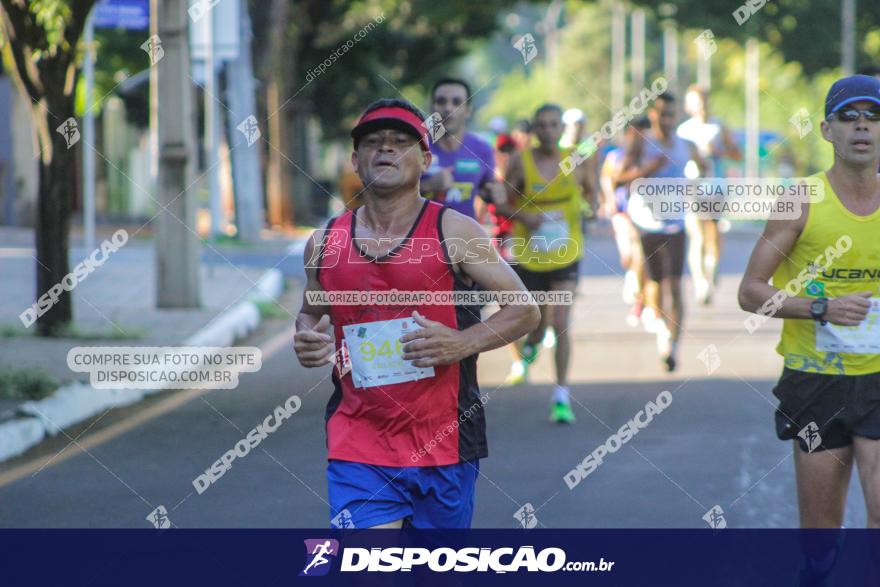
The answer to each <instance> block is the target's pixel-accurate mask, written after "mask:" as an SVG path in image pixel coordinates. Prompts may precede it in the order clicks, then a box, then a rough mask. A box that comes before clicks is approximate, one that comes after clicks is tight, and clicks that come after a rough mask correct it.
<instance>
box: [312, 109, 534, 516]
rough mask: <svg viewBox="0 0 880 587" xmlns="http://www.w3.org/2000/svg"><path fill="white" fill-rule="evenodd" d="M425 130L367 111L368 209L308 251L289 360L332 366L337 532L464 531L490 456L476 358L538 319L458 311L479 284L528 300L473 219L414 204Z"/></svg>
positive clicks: (530, 308) (337, 221)
mask: <svg viewBox="0 0 880 587" xmlns="http://www.w3.org/2000/svg"><path fill="white" fill-rule="evenodd" d="M424 120H425V116H424V114H422V113H421V112H420V111H419V110H418V109H417V108H416V107H415V106H413V105H412V104H410V103H408V102H406V101H403V100H388V99H386V100H379V101H377V102H374V103H373V104H371V105H370V106H369V107H368V108H367V110H366V112H365V113H364V115H363V116H362V117H361V119H360V121H359V122H358V124H357V125H356V126H355V128H354V129H353V130H352V132H351V135H352V138H353V139H354V153H353V154H352V164H353V166H354V167H355V169H357V172H358V175H359V176H360V178H361V180H362V181H363V183H364V186H365V187H364V191H363V202H364V205H363V206H362V207H361V208H360V209H358V210H355V211H349V212H346V213H345V214H343V215H341V216H339V217H336V218H334V219H332V220H331V221H330V222H329V223H328V224H327V226H326V228H324V229H323V230H318V231H315V233H314V234H313V235H312V237H311V238H310V240H309V242H308V243H307V245H306V251H305V259H306V274H307V280H308V281H307V284H306V290H305V294H304V296H303V307H302V310H301V311H300V313H299V316H298V317H297V322H296V326H297V333H296V337H295V341H294V348H295V350H296V353H297V357H298V359H299V361H300V363H301V364H302V365H304V366H306V367H321V366H324V365H327V364H330V363H334V364H335V368H334V370H333V383H334V387H335V391H334V394H333V396H332V397H331V398H330V401H329V403H328V405H327V412H326V429H327V447H328V467H327V480H328V497H329V502H330V518H331V525H333V526H336V527H360V528H369V527H384V528H399V527H402V525H403V524H404V523H406V524H411V525H412V526H414V527H418V528H437V527H440V528H455V527H469V526H470V522H471V518H472V515H473V499H474V487H475V484H476V478H477V475H478V473H479V459H481V458H483V457H486V456H487V455H488V452H487V446H486V435H485V418H484V415H483V404H484V403H485V396H481V394H480V390H479V387H478V385H477V380H476V360H477V355H478V354H479V353H480V352H482V351H485V350H491V349H494V348H498V347H501V346H504V345H506V344H508V343H510V342H511V341H513V340H516V339H517V338H519V337H521V336H523V335H524V334H525V333H527V332H529V331H530V330H531V329H533V328H534V327H535V326H536V324H537V321H538V316H539V314H538V310H537V307H536V306H535V305H534V302H531V301H529V302H526V303H520V304H516V305H503V306H502V307H501V310H500V311H499V312H497V313H496V314H494V315H492V316H491V317H490V318H488V319H487V320H486V321H481V319H480V312H479V309H478V307H477V306H474V305H467V304H465V303H458V301H459V300H456V299H454V296H455V295H456V294H459V295H464V294H466V293H467V292H469V291H471V290H473V289H474V287H475V285H476V286H480V287H481V288H482V289H483V290H486V291H515V292H520V293H521V294H523V295H527V294H526V290H525V287H524V286H523V284H522V282H521V281H520V280H519V278H518V277H517V276H516V274H515V273H514V272H513V270H512V269H511V268H510V267H509V266H508V265H507V264H506V263H505V262H504V261H503V260H501V259H500V258H499V257H498V254H497V252H496V251H495V249H494V248H493V247H492V245H491V240H490V239H489V237H488V236H487V235H486V233H485V232H484V231H483V229H482V228H481V227H480V226H479V224H477V222H476V221H474V220H473V219H471V218H468V217H467V216H464V215H462V214H460V213H458V212H456V211H454V210H451V209H448V208H444V207H443V206H441V205H440V204H437V203H435V202H429V201H428V200H425V199H424V198H422V197H421V196H420V195H419V177H420V175H421V174H422V173H424V172H425V170H426V169H427V168H428V167H429V166H430V164H431V158H432V155H431V152H430V150H429V148H428V136H427V130H426V128H425V126H424V125H423V124H422V122H423V121H424ZM320 296H324V297H323V299H321V297H320ZM419 296H421V297H419ZM438 302H441V303H438Z"/></svg>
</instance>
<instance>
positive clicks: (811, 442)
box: [798, 422, 822, 452]
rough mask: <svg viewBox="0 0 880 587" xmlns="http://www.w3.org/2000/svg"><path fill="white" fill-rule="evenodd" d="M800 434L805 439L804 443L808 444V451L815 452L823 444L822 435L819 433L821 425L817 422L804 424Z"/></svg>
mask: <svg viewBox="0 0 880 587" xmlns="http://www.w3.org/2000/svg"><path fill="white" fill-rule="evenodd" d="M798 436H800V437H801V439H802V440H803V441H804V444H806V445H807V452H813V451H814V450H816V449H817V448H819V446H821V444H822V437H821V436H820V435H819V427H818V426H817V425H816V423H815V422H810V423H809V424H807V425H806V426H804V427H803V428H802V429H801V431H800V432H798Z"/></svg>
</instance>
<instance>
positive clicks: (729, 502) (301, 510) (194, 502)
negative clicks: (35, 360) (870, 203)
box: [0, 235, 865, 528]
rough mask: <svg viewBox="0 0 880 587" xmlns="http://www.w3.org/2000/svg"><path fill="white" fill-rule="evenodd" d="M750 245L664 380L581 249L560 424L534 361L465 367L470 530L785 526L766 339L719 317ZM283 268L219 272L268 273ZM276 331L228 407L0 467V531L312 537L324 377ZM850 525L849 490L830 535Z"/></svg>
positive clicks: (599, 269) (853, 505)
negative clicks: (569, 409)
mask: <svg viewBox="0 0 880 587" xmlns="http://www.w3.org/2000/svg"><path fill="white" fill-rule="evenodd" d="M753 240H754V235H751V236H750V235H738V236H734V235H731V236H730V238H729V239H728V246H727V247H726V249H725V253H724V259H723V260H722V264H721V267H722V271H723V274H724V275H723V277H722V280H721V288H720V291H719V295H718V297H717V299H716V302H715V305H714V306H712V307H710V308H704V307H694V306H693V304H691V306H690V308H689V310H688V315H687V321H686V329H687V334H686V337H685V339H684V341H683V348H682V360H681V362H682V366H681V369H680V371H679V372H678V373H676V374H675V375H674V376H669V375H666V374H664V373H663V372H662V371H661V370H660V367H659V364H658V362H657V359H656V357H655V354H654V353H655V351H654V343H653V339H652V337H651V336H650V335H647V334H645V333H644V332H643V331H641V330H640V329H631V328H628V327H627V326H626V325H625V324H624V322H623V317H624V316H625V312H626V307H625V306H624V305H623V303H622V301H621V300H620V286H621V283H622V280H621V279H620V277H619V275H617V273H618V272H619V270H618V268H617V262H616V257H615V254H614V250H613V243H612V242H611V241H610V239H608V238H607V237H596V238H593V239H592V240H591V243H590V245H589V252H588V254H587V255H586V257H585V260H584V271H583V274H584V275H585V277H584V279H582V283H581V286H580V294H581V295H580V299H579V302H578V306H577V310H576V313H575V323H574V325H573V338H574V341H575V348H574V354H575V358H574V361H573V362H572V370H573V373H572V381H573V386H572V397H573V400H574V408H575V413H576V415H577V422H576V423H575V424H573V425H571V426H559V425H554V424H552V423H550V422H549V420H548V415H549V411H548V408H549V405H548V402H549V397H550V389H551V385H550V382H551V380H550V372H551V363H550V361H549V357H548V355H549V353H547V352H546V351H545V352H544V354H543V356H541V357H540V358H539V360H538V362H537V363H536V365H535V368H534V370H533V376H532V378H531V383H530V384H527V385H523V386H520V387H516V388H510V387H504V386H500V385H499V384H500V382H501V381H502V380H503V378H504V375H505V374H506V371H507V368H508V367H509V364H510V356H509V353H508V351H506V350H505V349H499V350H496V351H493V352H491V353H487V354H485V355H484V356H483V357H481V359H480V367H479V368H480V382H481V386H482V388H483V390H484V392H485V393H487V394H488V396H489V400H488V402H487V404H486V410H487V414H488V427H489V450H490V457H489V458H488V459H486V460H484V461H483V463H482V464H481V476H480V481H479V485H478V489H477V505H476V514H475V518H474V526H475V527H518V526H519V524H520V522H519V521H518V520H517V519H516V517H515V514H516V513H517V512H518V511H519V510H520V508H522V507H531V509H532V510H534V512H535V513H534V515H535V517H536V518H537V523H538V524H539V525H540V526H543V527H548V528H554V527H609V528H612V527H613V528H631V527H662V528H668V527H676V528H680V527H705V526H706V522H705V521H704V520H703V519H702V518H703V516H704V514H706V512H707V511H709V510H710V509H711V508H713V507H715V506H720V508H721V509H722V510H723V516H724V518H725V520H726V523H727V525H728V527H794V526H796V525H797V508H796V502H795V491H794V471H793V465H792V458H791V447H790V446H789V445H788V444H786V443H782V442H780V441H778V440H777V439H776V438H775V435H774V433H773V419H772V418H773V410H774V407H775V402H774V399H773V397H772V394H771V389H772V387H773V381H774V379H775V378H776V377H777V375H778V373H779V371H780V369H781V359H780V358H779V357H778V356H777V355H776V354H775V353H774V352H773V346H774V344H775V340H776V337H777V336H778V334H777V332H778V325H772V324H771V325H767V326H766V327H765V328H762V329H761V330H760V331H759V332H758V333H756V334H754V335H748V334H747V333H746V332H745V330H744V329H743V327H742V320H743V319H744V317H745V314H743V313H742V312H740V311H739V310H738V309H737V308H736V305H735V300H734V292H735V289H736V286H737V284H738V279H739V273H740V272H741V271H742V268H743V267H744V265H745V260H746V257H747V255H748V252H749V250H750V248H751V243H752V241H753ZM287 252H292V253H293V254H290V255H289V256H287V258H286V259H284V260H283V261H281V265H280V266H282V267H283V268H284V269H285V272H286V273H288V274H289V275H295V274H296V272H297V269H296V265H297V263H301V254H300V256H299V257H297V253H296V248H295V247H294V249H291V251H287ZM285 254H286V252H284V251H276V252H274V253H272V254H269V253H265V252H263V253H260V254H258V255H250V256H248V255H247V253H246V252H245V253H241V254H240V255H239V257H237V258H232V257H235V256H234V255H232V256H230V255H227V258H232V260H233V261H235V262H237V263H238V262H241V263H247V264H257V263H262V264H266V261H269V264H270V265H271V264H275V263H276V262H278V260H280V259H281V258H282V257H283V256H284V255H285ZM254 257H258V258H257V259H254ZM283 303H284V305H285V306H286V307H288V308H289V309H290V311H291V312H295V311H296V309H298V305H299V299H298V297H297V295H296V294H295V293H289V294H288V295H286V297H285V299H284V301H283ZM292 332H293V331H292V321H291V320H290V319H274V320H269V321H267V322H266V324H265V326H264V327H262V328H261V329H260V331H259V332H258V333H257V334H256V335H255V336H253V337H252V338H251V339H250V340H248V341H245V342H243V343H242V344H248V345H250V344H254V345H259V346H261V347H263V349H264V362H263V367H262V369H261V370H260V371H259V372H257V373H251V374H243V375H242V376H241V384H240V385H239V387H238V388H237V389H235V390H226V391H223V390H221V391H210V392H204V393H198V392H172V393H168V394H164V395H162V396H161V397H154V398H152V399H150V400H149V401H147V402H144V403H142V404H139V405H137V406H134V407H130V408H126V409H122V410H113V411H110V412H109V413H105V414H104V415H102V416H100V417H98V418H94V419H92V420H91V421H89V422H86V423H84V424H82V425H80V426H77V427H75V428H74V429H71V430H67V431H66V432H65V434H64V435H62V436H60V437H57V438H54V439H51V440H50V441H48V442H45V443H43V444H42V445H41V446H39V447H37V448H35V449H33V450H31V451H30V452H29V453H27V454H26V455H24V456H23V457H21V458H18V459H15V460H14V461H10V462H8V463H5V464H3V465H0V527H126V528H144V527H150V522H148V521H147V519H146V518H147V516H148V515H149V514H150V513H151V512H152V511H153V510H154V509H155V508H157V507H158V506H163V507H164V508H165V510H166V511H167V512H168V518H169V519H170V521H171V522H172V523H173V524H174V525H176V526H178V527H326V526H327V525H328V506H327V504H326V491H327V487H326V480H325V477H324V469H325V463H326V461H325V439H324V430H323V412H324V407H325V404H326V402H327V399H328V397H329V395H330V393H331V388H332V386H331V383H330V380H329V370H325V369H322V370H308V369H304V368H302V367H300V366H299V365H298V363H297V362H296V360H295V358H294V356H293V352H292V349H291V339H292ZM712 345H714V348H711V347H712ZM707 349H709V350H708V351H707ZM704 351H705V352H704ZM707 353H708V354H707ZM707 357H711V361H709V360H708V359H707ZM663 391H668V392H669V393H670V395H671V398H672V401H671V403H670V404H669V406H668V407H667V408H666V409H665V410H663V411H662V413H660V414H658V415H656V416H655V417H654V418H653V420H652V421H651V423H650V424H649V425H648V426H646V427H645V428H644V429H642V430H641V431H640V432H639V433H638V434H637V435H635V436H634V437H633V438H632V439H631V440H630V441H629V442H628V443H626V444H625V445H624V446H623V447H622V448H620V450H618V451H617V452H614V453H611V454H608V455H607V456H606V457H605V458H604V460H603V462H602V464H601V465H600V466H599V467H598V468H597V469H596V470H595V471H594V472H592V474H590V475H589V476H588V477H587V478H586V479H584V480H583V481H581V482H580V483H579V484H578V485H576V486H575V487H574V488H573V489H569V488H568V486H567V484H566V483H565V481H564V479H563V478H564V476H565V475H566V473H568V472H569V471H570V470H572V469H574V468H575V466H576V464H577V463H579V462H581V461H582V460H583V459H584V457H586V456H587V455H588V454H590V453H592V452H593V451H594V450H595V449H596V448H597V447H598V446H600V445H602V444H604V443H605V442H606V440H607V439H608V438H609V436H610V435H611V434H612V433H614V432H615V431H617V430H618V429H619V428H620V427H621V426H622V425H623V424H624V423H626V422H627V421H628V420H630V419H631V418H632V417H633V416H634V415H635V414H636V413H637V412H638V411H639V410H642V409H644V407H645V405H646V403H647V402H648V401H656V400H657V397H658V395H659V394H660V393H661V392H663ZM291 395H297V396H299V398H301V401H302V406H301V408H300V410H299V411H298V412H297V413H296V414H294V415H293V416H292V417H291V418H290V419H288V420H286V421H285V422H284V423H283V425H282V426H281V427H280V428H279V429H278V430H277V431H275V432H274V433H272V434H271V435H269V436H268V437H267V438H266V439H265V440H264V441H263V442H262V443H261V444H260V445H259V447H258V448H256V449H254V450H253V451H251V452H250V454H248V455H247V456H246V457H244V458H238V459H236V460H235V461H234V462H233V466H232V468H231V469H230V470H229V471H227V472H226V473H225V474H224V475H223V476H222V477H221V478H220V479H218V480H217V481H216V482H215V483H214V484H213V485H211V486H210V487H209V488H208V489H207V490H206V491H205V492H204V493H202V494H201V495H200V494H198V493H196V491H195V489H194V487H193V480H194V479H195V478H196V477H197V476H198V475H199V474H201V473H202V472H204V471H205V469H207V468H209V467H210V466H211V464H212V463H213V462H214V461H216V460H217V459H219V458H220V456H221V455H222V454H223V453H225V452H226V451H228V450H230V449H231V448H233V446H234V445H235V443H236V442H238V441H239V440H241V439H243V438H244V437H245V436H246V435H247V433H248V432H249V431H250V430H251V429H253V428H254V427H255V426H256V425H257V424H258V423H259V422H262V421H263V420H264V418H265V417H266V416H267V415H269V414H270V413H272V411H273V410H274V409H275V408H276V406H279V405H282V404H284V402H285V401H286V400H287V398H289V397H290V396H291ZM527 504H529V506H527ZM716 511H717V510H716ZM864 520H865V511H864V506H863V504H862V498H861V491H860V489H859V488H858V481H857V477H856V478H854V479H853V483H852V484H851V489H850V505H849V508H848V511H847V517H846V525H847V526H850V527H859V526H862V525H863V524H864Z"/></svg>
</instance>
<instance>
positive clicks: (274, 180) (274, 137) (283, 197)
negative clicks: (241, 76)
mask: <svg viewBox="0 0 880 587" xmlns="http://www.w3.org/2000/svg"><path fill="white" fill-rule="evenodd" d="M280 85H281V84H279V83H278V81H277V80H276V79H274V78H273V79H272V80H270V81H269V83H268V84H266V109H267V110H268V111H269V112H268V115H269V117H270V118H269V124H268V125H267V129H266V130H267V131H268V136H267V137H266V140H267V141H268V142H269V151H268V153H267V154H266V155H267V157H266V199H267V208H268V220H269V225H270V226H281V225H282V224H284V223H285V221H288V220H291V221H292V215H291V216H288V214H291V210H290V205H289V204H287V205H285V202H287V201H288V198H289V195H290V173H289V172H288V165H289V164H288V163H287V161H285V160H284V157H283V156H282V153H283V152H284V151H285V145H284V142H285V141H284V138H285V137H286V136H287V128H286V127H287V117H286V116H285V115H284V111H283V109H282V110H280V111H279V108H280V107H281V104H282V103H283V102H282V100H283V99H285V98H284V97H283V95H282V93H281V88H280Z"/></svg>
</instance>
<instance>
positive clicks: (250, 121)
mask: <svg viewBox="0 0 880 587" xmlns="http://www.w3.org/2000/svg"><path fill="white" fill-rule="evenodd" d="M235 128H237V129H238V130H239V131H240V132H241V134H243V135H244V137H245V138H246V139H247V145H248V147H250V146H251V145H253V144H254V143H255V142H256V141H257V139H259V138H260V137H261V136H263V135H262V133H260V126H259V124H257V119H256V117H255V116H254V115H253V114H251V115H250V116H248V117H247V118H245V119H244V120H243V121H242V123H241V124H239V125H238V126H236V127H235Z"/></svg>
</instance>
